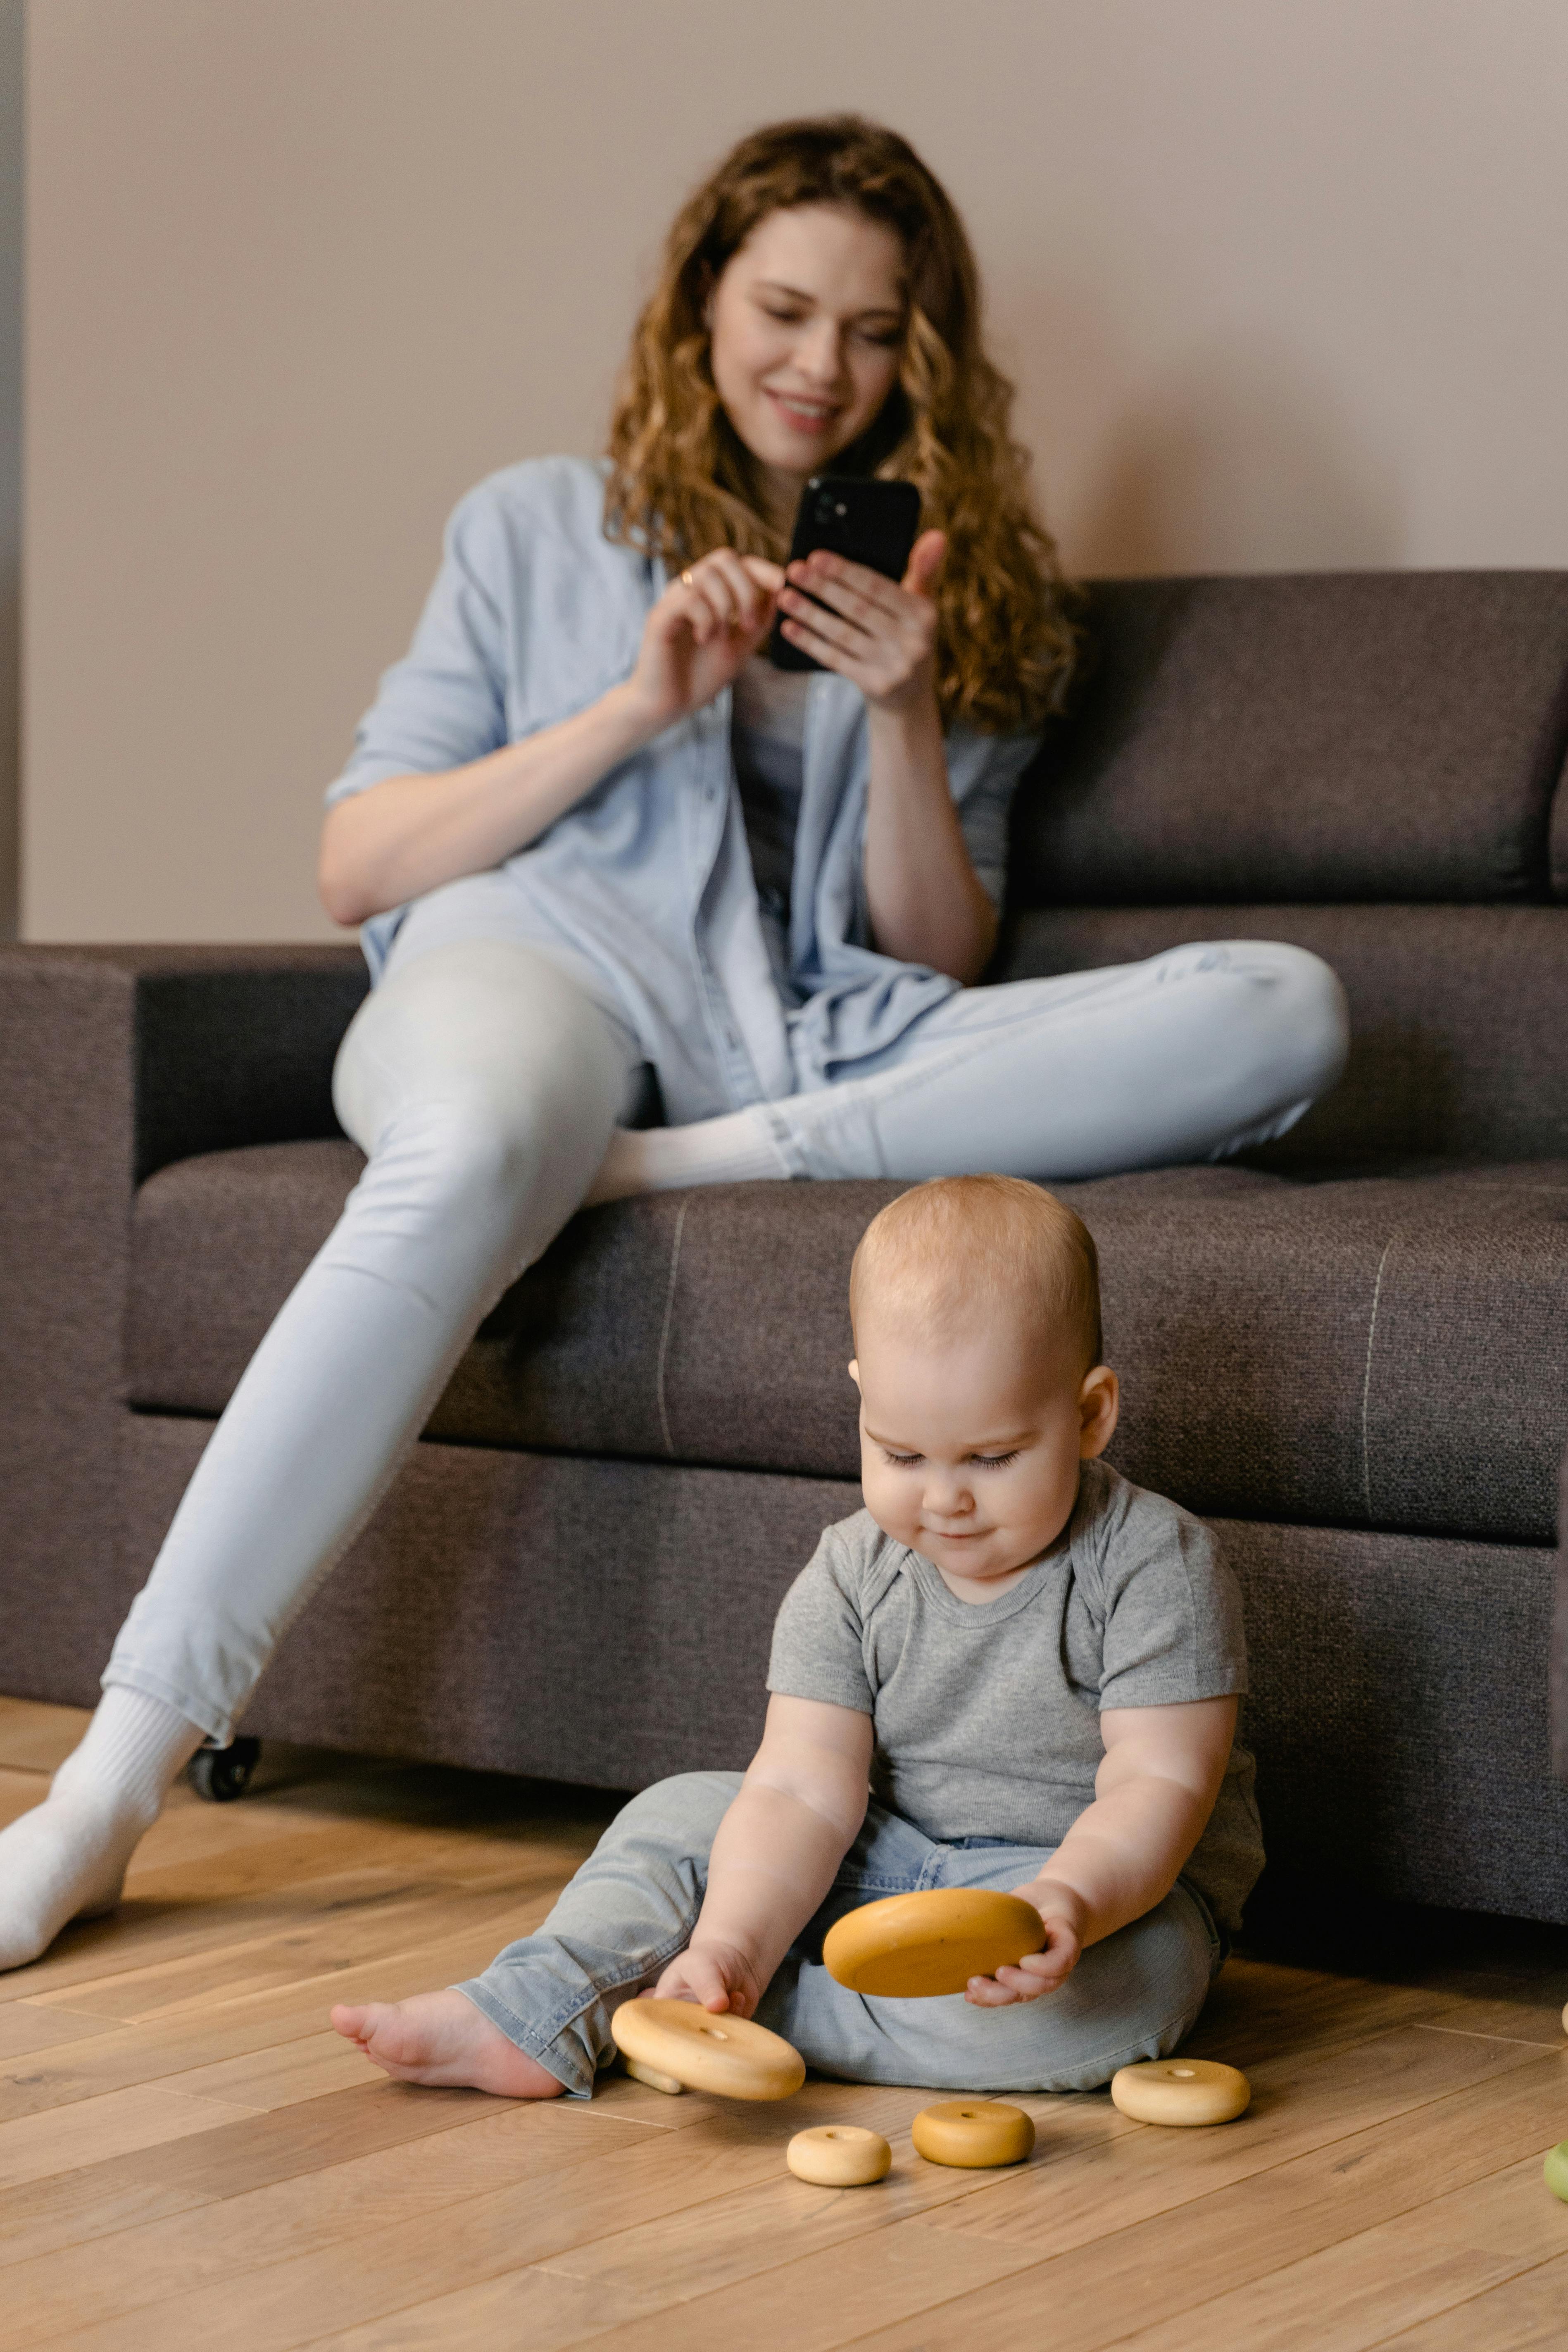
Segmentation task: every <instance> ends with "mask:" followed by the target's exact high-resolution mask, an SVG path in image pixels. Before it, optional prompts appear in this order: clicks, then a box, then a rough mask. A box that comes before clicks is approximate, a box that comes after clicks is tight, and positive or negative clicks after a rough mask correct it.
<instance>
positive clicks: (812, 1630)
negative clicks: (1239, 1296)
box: [768, 1462, 1263, 1929]
mask: <svg viewBox="0 0 1568 2352" xmlns="http://www.w3.org/2000/svg"><path fill="white" fill-rule="evenodd" d="M768 1688H769V1690H771V1691H777V1692H780V1693H782V1694H784V1696H788V1697H791V1698H815V1699H825V1700H826V1701H827V1702H828V1703H829V1704H830V1705H832V1706H847V1707H853V1708H854V1709H855V1710H856V1712H857V1713H858V1714H860V1715H868V1716H870V1717H871V1718H872V1721H873V1723H874V1725H875V1727H876V1749H875V1755H874V1759H873V1762H872V1768H871V1788H872V1793H873V1794H874V1795H875V1797H876V1798H877V1800H878V1801H879V1803H881V1804H883V1805H886V1806H887V1807H888V1808H889V1811H892V1812H895V1813H899V1814H901V1815H902V1817H903V1818H904V1820H906V1821H908V1822H913V1824H914V1825H915V1827H916V1828H917V1829H919V1830H921V1831H923V1832H924V1833H925V1835H926V1836H927V1837H929V1838H932V1839H934V1840H935V1841H936V1842H937V1843H939V1844H946V1843H951V1842H952V1840H954V1839H957V1838H963V1837H995V1838H1006V1839H1008V1840H1009V1841H1011V1842H1012V1843H1016V1844H1018V1845H1031V1846H1056V1845H1059V1844H1060V1843H1061V1841H1062V1839H1063V1838H1064V1837H1065V1836H1066V1834H1067V1832H1068V1830H1069V1829H1070V1828H1071V1826H1072V1824H1073V1822H1075V1821H1076V1820H1077V1819H1078V1817H1079V1813H1081V1812H1082V1811H1084V1810H1085V1808H1086V1807H1087V1806H1088V1805H1089V1804H1090V1803H1091V1802H1092V1801H1093V1798H1094V1776H1095V1773H1096V1771H1097V1770H1098V1769H1099V1767H1100V1759H1101V1758H1102V1757H1103V1756H1104V1754H1105V1746H1104V1742H1103V1741H1102V1740H1101V1738H1100V1709H1101V1708H1102V1707H1108V1706H1109V1707H1122V1706H1173V1705H1176V1704H1179V1703H1181V1702H1183V1701H1185V1700H1190V1699H1205V1698H1225V1697H1229V1696H1232V1695H1233V1694H1237V1695H1239V1694H1240V1693H1242V1692H1244V1691H1245V1690H1246V1688H1247V1644H1246V1639H1245V1636H1244V1634H1243V1632H1242V1624H1241V1596H1240V1594H1239V1592H1238V1591H1237V1585H1236V1580H1235V1579H1234V1578H1233V1577H1232V1575H1231V1573H1230V1571H1229V1570H1228V1569H1227V1568H1226V1566H1225V1565H1224V1563H1223V1562H1222V1561H1221V1559H1219V1557H1218V1554H1217V1552H1216V1551H1215V1544H1214V1538H1213V1537H1212V1536H1211V1535H1210V1533H1209V1531H1208V1529H1207V1528H1205V1526H1204V1525H1203V1523H1202V1521H1201V1520H1198V1519H1194V1517H1192V1515H1191V1513H1190V1512H1187V1511H1184V1510H1182V1509H1181V1508H1180V1507H1178V1506H1177V1505H1176V1504H1174V1503H1172V1502H1168V1501H1167V1500H1166V1499H1165V1497H1164V1496H1163V1495H1151V1494H1148V1493H1146V1492H1145V1491H1144V1489H1143V1488H1142V1486H1133V1485H1131V1482H1130V1481H1129V1480H1128V1479H1126V1478H1123V1477H1122V1476H1121V1475H1120V1473H1119V1472H1117V1471H1115V1470H1112V1469H1111V1468H1110V1466H1109V1465H1107V1464H1105V1463H1103V1462H1086V1463H1085V1464H1084V1465H1083V1473H1082V1476H1081V1479H1080V1481H1079V1496H1078V1502H1077V1505H1076V1507H1075V1508H1074V1511H1073V1515H1072V1517H1071V1519H1070V1521H1069V1522H1068V1528H1067V1529H1066V1531H1065V1533H1064V1534H1063V1535H1062V1536H1061V1537H1059V1538H1058V1540H1057V1542H1056V1543H1055V1544H1054V1545H1053V1546H1052V1548H1051V1549H1050V1550H1049V1551H1048V1552H1047V1554H1046V1555H1045V1557H1044V1559H1039V1560H1037V1562H1036V1563H1035V1565H1034V1566H1033V1567H1032V1568H1031V1569H1030V1570H1028V1572H1027V1574H1026V1575H1025V1576H1022V1577H1020V1578H1019V1580H1018V1581H1017V1583H1016V1584H1015V1585H1013V1586H1011V1587H1010V1588H1009V1589H1008V1590H1007V1591H1005V1592H1003V1593H1001V1594H999V1595H998V1597H997V1598H996V1599H995V1600H994V1601H980V1602H971V1601H960V1600H959V1599H958V1598H957V1596H956V1595H955V1594H954V1593H952V1592H950V1591H949V1590H948V1588H947V1586H946V1585H945V1584H944V1583H943V1582H942V1578H941V1576H940V1575H939V1574H938V1572H937V1570H936V1569H935V1568H934V1567H933V1566H932V1565H931V1561H930V1560H929V1559H923V1558H922V1557H921V1554H920V1553H919V1552H915V1551H910V1549H909V1547H908V1546H907V1545H906V1544H901V1543H898V1542H895V1540H894V1539H893V1538H892V1537H891V1536H889V1535H885V1534H884V1533H883V1531H882V1529H881V1528H879V1526H878V1525H877V1522H876V1520H875V1519H873V1517H871V1514H870V1513H869V1511H858V1512H857V1513H856V1515H855V1517H853V1518H850V1519H841V1520H840V1521H839V1522H838V1524H837V1527H831V1528H827V1530H826V1533H825V1534H824V1536H823V1538H822V1541H821V1542H820V1543H819V1544H818V1546H817V1548H816V1552H815V1553H814V1555H813V1557H812V1559H811V1560H810V1562H809V1564H808V1565H807V1566H806V1567H805V1568H804V1569H803V1570H801V1573H800V1574H799V1576H797V1577H796V1579H795V1582H794V1584H792V1585H791V1587H790V1589H789V1591H788V1592H786V1593H785V1595H784V1605H783V1607H782V1608H781V1609H780V1611H779V1613H778V1618H777V1621H776V1622H775V1624H774V1626H773V1656H772V1658H771V1660H770V1662H769V1665H768ZM1262 1867H1263V1841H1262V1832H1261V1830H1260V1828H1259V1824H1258V1806H1257V1803H1256V1801H1255V1799H1254V1796H1253V1766H1252V1759H1251V1757H1250V1756H1249V1755H1248V1754H1247V1750H1246V1749H1245V1748H1241V1747H1237V1748H1235V1749H1233V1751H1232V1754H1231V1759H1230V1764H1229V1767H1228V1769H1227V1770H1226V1778H1225V1783H1224V1786H1223V1787H1222V1789H1221V1790H1220V1794H1219V1799H1218V1801H1217V1802H1216V1804H1215V1809H1214V1811H1213V1813H1212V1814H1211V1815H1210V1818H1209V1822H1208V1826H1207V1828H1206V1829H1205V1832H1204V1833H1203V1836H1202V1837H1201V1838H1200V1839H1199V1841H1198V1843H1197V1846H1196V1848H1195V1850H1194V1853H1193V1854H1192V1856H1191V1857H1190V1859H1189V1860H1188V1862H1187V1864H1186V1865H1185V1868H1184V1872H1183V1875H1184V1877H1185V1878H1188V1879H1190V1880H1191V1881H1192V1883H1193V1885H1194V1886H1195V1887H1196V1888H1197V1889H1198V1892H1199V1893H1200V1894H1201V1895H1203V1897H1204V1899H1205V1902H1206V1903H1207V1904H1208V1906H1209V1908H1210V1910H1211V1911H1212V1912H1213V1914H1214V1916H1215V1919H1216V1920H1217V1921H1218V1923H1219V1925H1220V1926H1221V1927H1226V1928H1232V1929H1234V1928H1236V1927H1238V1926H1239V1925H1240V1914H1241V1906H1242V1904H1243V1902H1244V1901H1245V1900H1246V1898H1247V1894H1248V1892H1249V1890H1250V1889H1251V1887H1252V1885H1253V1883H1254V1881H1255V1880H1256V1878H1257V1876H1258V1872H1259V1871H1260V1870H1261V1869H1262Z"/></svg>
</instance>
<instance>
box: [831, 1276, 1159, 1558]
mask: <svg viewBox="0 0 1568 2352" xmlns="http://www.w3.org/2000/svg"><path fill="white" fill-rule="evenodd" d="M857 1344H858V1354H857V1357H856V1360H855V1362H854V1363H853V1364H851V1366H850V1368H849V1369H850V1371H851V1373H852V1374H853V1376H854V1378H855V1379H856V1381H858V1385H859V1390H860V1484H861V1490H862V1492H863V1493H864V1495H865V1497H866V1507H867V1509H868V1511H869V1512H870V1514H871V1516H872V1517H873V1518H874V1519H875V1520H876V1521H877V1523H878V1525H879V1527H881V1528H886V1530H887V1532H888V1533H889V1535H890V1536H893V1537H895V1538H897V1539H898V1540H899V1542H900V1543H906V1544H908V1545H909V1546H910V1549H912V1550H914V1551H918V1552H921V1553H923V1554H924V1556H925V1558H926V1559H929V1560H931V1561H932V1562H934V1564H935V1565H936V1567H937V1568H939V1569H940V1570H942V1575H943V1576H944V1578H946V1579H947V1580H949V1581H950V1582H954V1583H956V1584H960V1585H962V1584H966V1583H972V1584H976V1585H984V1584H987V1583H989V1582H991V1581H992V1580H994V1579H995V1578H998V1577H1005V1576H1010V1575H1011V1574H1012V1573H1013V1572H1014V1571H1015V1570H1019V1569H1022V1568H1026V1567H1027V1566H1028V1565H1029V1564H1030V1562H1031V1561H1033V1560H1037V1559H1039V1557H1040V1555H1041V1553H1042V1552H1044V1551H1046V1550H1047V1549H1048V1548H1049V1547H1050V1545H1052V1544H1053V1543H1054V1542H1055V1541H1056V1539H1057V1538H1058V1536H1059V1535H1060V1534H1061V1532H1062V1529H1063V1528H1065V1527H1066V1525H1067V1523H1068V1519H1069V1518H1070V1517H1071V1516H1072V1508H1073V1505H1074V1503H1075V1502H1076V1501H1077V1499H1078V1476H1079V1463H1080V1462H1082V1461H1086V1460H1089V1458H1091V1457H1092V1456H1093V1455H1095V1454H1100V1453H1102V1452H1103V1451H1104V1449H1105V1447H1106V1446H1107V1445H1108V1444H1110V1437H1111V1433H1112V1432H1113V1430H1114V1429H1115V1427H1116V1407H1117V1388H1116V1375H1115V1373H1114V1372H1112V1371H1110V1370H1107V1368H1106V1367H1105V1366H1104V1365H1103V1364H1100V1365H1097V1366H1096V1367H1095V1368H1094V1370H1091V1371H1090V1372H1089V1374H1088V1375H1087V1376H1086V1377H1085V1378H1083V1379H1082V1380H1080V1379H1079V1376H1078V1373H1077V1370H1076V1367H1074V1366H1072V1365H1070V1364H1069V1363H1068V1362H1066V1361H1064V1360H1062V1357H1061V1356H1060V1355H1055V1356H1053V1355H1051V1354H1049V1353H1047V1354H1044V1355H1042V1352H1041V1350H1040V1349H1039V1347H1038V1344H1037V1343H1035V1344H1033V1345H1031V1344H1030V1343H1029V1342H1028V1341H1027V1340H1026V1338H1025V1336H1024V1335H1023V1334H1021V1333H1015V1332H1012V1331H998V1330H997V1329H996V1328H994V1326H992V1327H990V1328H984V1327H981V1328H976V1329H974V1330H973V1331H972V1332H960V1333H956V1334H954V1335H953V1336H952V1337H951V1338H948V1339H943V1340H941V1341H934V1340H931V1339H929V1338H924V1337H921V1338H916V1337H914V1336H913V1335H912V1334H911V1332H910V1329H909V1328H908V1327H900V1323H899V1322H898V1320H897V1319H896V1318H895V1319H889V1320H886V1321H884V1320H883V1319H881V1318H879V1317H878V1316H876V1315H875V1314H874V1313H873V1314H872V1315H870V1316H868V1317H863V1318H861V1322H860V1328H859V1329H858V1333H857ZM974 1597H977V1598H984V1594H979V1595H975V1596H974Z"/></svg>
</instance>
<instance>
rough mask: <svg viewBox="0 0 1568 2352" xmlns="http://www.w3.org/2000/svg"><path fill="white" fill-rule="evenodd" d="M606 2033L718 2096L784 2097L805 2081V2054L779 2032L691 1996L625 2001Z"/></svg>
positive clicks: (633, 2053)
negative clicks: (716, 2013) (713, 2008)
mask: <svg viewBox="0 0 1568 2352" xmlns="http://www.w3.org/2000/svg"><path fill="white" fill-rule="evenodd" d="M610 2032H612V2033H613V2034H614V2036H615V2039H616V2048H617V2049H619V2050H623V2051H625V2053H626V2056H627V2057H628V2058H635V2059H637V2061H638V2063H640V2064H641V2065H644V2066H651V2067H655V2068H657V2069H658V2073H659V2074H671V2075H673V2076H674V2078H675V2080H676V2081H677V2082H678V2083H685V2084H688V2085H689V2088H690V2089H691V2090H693V2091H716V2092H717V2093H718V2094H719V2095H720V2097H721V2098H725V2099H787V2098H788V2097H789V2095H790V2094H791V2092H792V2091H798V2090H799V2088H800V2086H801V2084H803V2083H804V2082H805V2059H804V2058H803V2057H802V2056H801V2054H800V2053H799V2051H798V2050H795V2049H793V2048H792V2047H791V2045H790V2044H789V2043H788V2042H786V2041H785V2040H784V2037H783V2035H782V2034H778V2033H770V2032H768V2029H767V2027H766V2026H765V2025H755V2024H753V2023H752V2020H751V2019H750V2018H748V2017H727V2016H723V2015H721V2016H718V2017H715V2016H714V2014H713V2012H712V2011H711V2010H708V2009H699V2008H698V2006H697V2004H696V2002H695V2001H691V2000H624V2001H622V2003H621V2005H620V2007H619V2009H617V2010H616V2013H615V2015H614V2016H613V2017H612V2018H611V2020H610Z"/></svg>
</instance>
